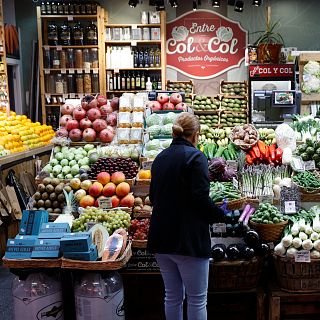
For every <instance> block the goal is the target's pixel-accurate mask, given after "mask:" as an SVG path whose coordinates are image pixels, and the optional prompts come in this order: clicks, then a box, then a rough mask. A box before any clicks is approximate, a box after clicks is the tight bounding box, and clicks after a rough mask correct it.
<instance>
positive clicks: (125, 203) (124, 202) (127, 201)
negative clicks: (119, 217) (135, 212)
mask: <svg viewBox="0 0 320 320" xmlns="http://www.w3.org/2000/svg"><path fill="white" fill-rule="evenodd" d="M133 205H134V196H133V195H132V194H127V195H126V196H125V197H124V198H122V199H121V201H120V206H121V207H129V208H131V207H133Z"/></svg>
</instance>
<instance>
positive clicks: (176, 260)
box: [155, 253, 209, 320]
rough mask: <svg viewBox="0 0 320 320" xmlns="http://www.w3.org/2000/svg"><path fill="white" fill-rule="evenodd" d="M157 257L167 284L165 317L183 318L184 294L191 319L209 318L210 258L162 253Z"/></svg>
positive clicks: (167, 318) (176, 319) (169, 318)
mask: <svg viewBox="0 0 320 320" xmlns="http://www.w3.org/2000/svg"><path fill="white" fill-rule="evenodd" d="M155 257H156V259H157V262H158V264H159V267H160V271H161V275H162V278H163V282H164V286H165V314H166V320H182V319H183V300H184V297H185V293H186V296H187V313H188V319H189V320H206V319H207V308H206V306H207V291H208V277H209V259H208V258H195V257H189V256H181V255H175V254H160V253H157V254H156V255H155Z"/></svg>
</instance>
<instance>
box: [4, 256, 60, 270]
mask: <svg viewBox="0 0 320 320" xmlns="http://www.w3.org/2000/svg"><path fill="white" fill-rule="evenodd" d="M2 261H3V265H4V266H6V267H8V268H13V269H38V268H60V267H61V259H6V258H3V259H2Z"/></svg>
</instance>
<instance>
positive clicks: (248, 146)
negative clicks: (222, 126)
mask: <svg viewBox="0 0 320 320" xmlns="http://www.w3.org/2000/svg"><path fill="white" fill-rule="evenodd" d="M247 126H249V127H250V128H251V129H252V130H254V131H255V132H256V133H257V139H256V141H255V142H254V143H250V144H249V143H244V142H243V143H241V144H239V143H235V142H234V134H235V130H236V128H238V127H242V126H235V127H234V128H233V129H232V132H231V134H230V140H231V141H232V142H233V143H234V144H235V145H236V146H238V147H239V148H241V149H242V150H249V149H250V148H252V147H253V146H254V145H255V144H256V143H257V142H258V140H259V132H258V130H257V129H256V128H255V127H254V126H253V125H252V124H247Z"/></svg>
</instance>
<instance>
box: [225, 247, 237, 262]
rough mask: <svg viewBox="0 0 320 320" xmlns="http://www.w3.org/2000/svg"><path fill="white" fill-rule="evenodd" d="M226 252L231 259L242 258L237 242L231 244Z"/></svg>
mask: <svg viewBox="0 0 320 320" xmlns="http://www.w3.org/2000/svg"><path fill="white" fill-rule="evenodd" d="M226 254H227V257H228V259H229V260H237V259H239V258H240V250H239V249H238V247H237V245H236V244H230V245H229V246H228V248H227V250H226Z"/></svg>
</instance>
